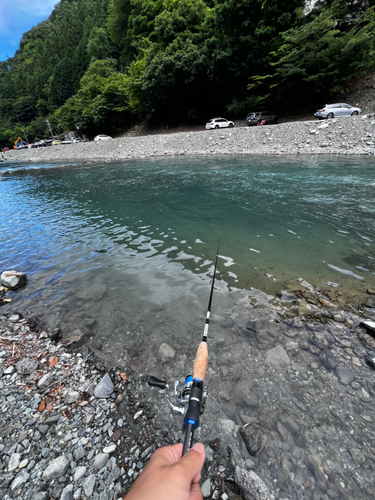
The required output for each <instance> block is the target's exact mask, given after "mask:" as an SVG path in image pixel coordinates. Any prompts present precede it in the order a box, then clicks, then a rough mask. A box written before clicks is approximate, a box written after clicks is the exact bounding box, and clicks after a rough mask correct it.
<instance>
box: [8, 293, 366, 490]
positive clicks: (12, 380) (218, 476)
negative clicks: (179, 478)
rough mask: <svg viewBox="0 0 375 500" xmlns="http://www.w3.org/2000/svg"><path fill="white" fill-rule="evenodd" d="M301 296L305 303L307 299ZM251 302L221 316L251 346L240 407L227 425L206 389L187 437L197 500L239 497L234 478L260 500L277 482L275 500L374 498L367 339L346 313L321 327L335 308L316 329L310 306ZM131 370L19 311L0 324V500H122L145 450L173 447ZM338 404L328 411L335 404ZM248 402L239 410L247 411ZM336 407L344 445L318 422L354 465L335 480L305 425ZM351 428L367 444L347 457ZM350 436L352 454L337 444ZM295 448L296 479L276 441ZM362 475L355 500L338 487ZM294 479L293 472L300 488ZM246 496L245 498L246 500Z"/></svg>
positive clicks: (163, 355) (223, 407)
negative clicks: (290, 310) (246, 478)
mask: <svg viewBox="0 0 375 500" xmlns="http://www.w3.org/2000/svg"><path fill="white" fill-rule="evenodd" d="M310 292H311V293H310V295H311V294H312V293H313V290H310ZM252 296H253V300H250V301H249V303H248V304H245V303H242V304H237V305H236V306H235V307H234V309H233V311H232V317H233V318H236V326H235V327H234V332H235V331H243V330H244V329H245V328H246V330H247V334H246V337H247V338H248V340H247V341H246V344H247V342H249V343H250V345H251V346H252V348H251V352H252V361H251V364H252V365H253V369H254V368H255V372H254V373H253V375H252V376H251V377H250V379H248V375H247V374H245V373H244V374H243V377H244V379H243V381H241V379H242V377H241V378H240V381H239V382H238V384H237V385H235V386H234V389H235V394H237V393H238V390H239V388H240V387H242V385H243V386H244V390H245V393H244V394H245V396H242V397H244V401H246V405H245V406H244V407H243V408H242V409H240V410H237V412H236V414H235V415H234V416H233V417H230V416H229V415H230V414H231V413H232V411H233V410H232V409H231V408H232V407H231V403H230V401H231V400H232V397H233V395H232V394H230V393H229V392H228V391H227V390H225V388H222V389H221V391H220V392H218V388H216V389H215V386H214V391H213V392H212V388H211V392H210V396H209V399H208V402H207V405H208V408H207V409H206V412H205V413H207V415H204V416H203V417H202V422H201V427H200V429H198V431H197V436H196V439H197V440H199V441H201V442H203V443H204V445H205V448H206V454H207V458H206V462H205V465H204V469H203V471H202V480H201V486H202V491H204V492H205V493H204V498H210V499H216V500H217V499H219V498H220V500H228V499H229V500H230V499H233V500H234V499H236V500H238V499H239V498H247V497H246V496H243V497H236V496H233V495H234V494H235V493H238V488H240V490H241V487H242V486H241V484H237V483H238V481H239V479H238V469H237V467H239V468H240V469H242V470H243V471H245V472H246V471H247V472H248V473H251V474H252V477H253V479H254V477H255V478H257V479H256V481H258V486H259V484H262V487H264V488H265V490H266V491H267V492H268V496H265V497H264V498H267V500H272V499H278V498H280V499H281V498H284V497H285V493H286V490H285V489H283V490H282V493H283V494H282V496H279V494H278V492H280V489H279V488H277V486H279V487H280V486H281V484H283V487H284V488H286V489H290V488H292V490H290V496H289V497H288V498H291V499H294V498H297V496H294V493H293V494H292V491H294V490H293V488H294V487H297V486H298V488H297V489H298V491H299V493H298V498H301V497H300V495H301V494H302V492H305V493H306V495H304V496H303V498H306V499H308V498H312V497H311V496H309V493H311V492H314V490H315V491H316V490H318V491H319V490H320V491H327V490H330V491H331V493H332V494H331V495H330V497H334V498H340V499H341V498H342V499H345V500H349V498H358V499H363V500H365V499H367V498H370V496H367V494H369V495H370V493H371V491H372V489H373V488H372V485H371V480H370V483H369V482H368V481H366V478H371V477H373V476H372V472H371V471H372V469H373V467H372V465H371V464H373V463H374V462H373V460H372V459H373V458H374V455H373V452H372V451H371V449H372V445H371V443H373V440H372V441H371V439H370V437H369V434H368V432H371V430H370V429H375V427H374V425H375V423H374V419H373V418H371V415H372V412H373V410H374V409H375V408H374V403H373V400H372V393H373V391H372V389H371V388H370V386H371V385H372V384H373V382H375V371H372V370H371V369H370V368H369V367H368V366H367V365H366V363H365V360H364V356H365V355H366V353H367V354H371V355H372V356H375V339H374V336H375V333H373V334H372V335H370V334H369V332H367V333H366V332H365V331H364V328H363V327H362V328H361V327H360V326H359V325H360V324H361V323H360V321H361V318H360V317H358V316H357V315H356V314H355V313H354V314H353V313H352V314H351V315H350V314H348V318H346V321H344V323H343V322H342V321H343V319H344V318H340V319H337V318H332V312H334V311H333V310H330V305H329V304H328V303H325V304H323V303H322V301H323V299H321V302H320V306H323V307H324V309H325V310H326V311H331V316H330V317H329V318H328V317H327V318H326V319H327V320H328V322H327V323H326V324H324V325H322V324H319V323H317V322H316V320H317V319H318V321H319V317H320V318H321V317H322V316H321V311H320V312H319V314H320V316H319V315H318V316H316V315H314V314H312V316H310V315H309V311H310V312H313V311H315V312H317V311H319V309H320V308H319V307H316V306H315V307H314V306H311V305H310V304H311V301H309V303H307V302H306V301H304V300H301V302H300V307H303V310H304V311H305V313H306V316H302V317H297V318H293V319H289V320H288V319H281V316H280V311H279V312H277V311H278V310H279V309H280V308H278V307H277V306H276V308H274V309H271V308H270V306H268V307H267V306H266V302H265V300H266V295H265V294H263V293H262V292H258V291H256V290H254V291H253V292H252ZM310 298H311V297H310ZM295 300H296V297H293V296H290V295H289V296H285V297H284V298H283V302H284V303H287V302H290V303H292V304H295ZM7 309H9V306H8V307H7ZM0 312H2V311H0ZM349 315H350V316H351V320H350V321H348V320H349ZM314 317H315V321H314V319H313V318H314ZM213 319H215V318H213ZM332 319H334V321H332ZM30 320H31V321H30ZM249 320H250V321H249ZM234 338H235V337H234ZM220 342H221V341H220ZM214 344H215V342H214ZM212 348H213V346H212ZM170 351H172V352H173V354H171V352H170ZM235 351H236V349H234V351H233V354H234V353H235ZM237 351H238V354H242V355H243V354H244V347H241V346H239V347H238V349H237ZM211 354H212V355H213V352H212V353H211ZM155 355H156V356H157V358H158V359H159V362H158V363H159V364H158V366H159V365H160V366H164V369H166V368H165V367H166V366H168V365H169V364H170V363H171V362H172V363H175V362H176V361H177V359H178V357H177V356H175V354H174V349H173V348H172V347H171V346H169V345H167V344H161V346H160V350H159V353H158V354H157V353H155ZM171 356H172V358H171ZM215 357H216V360H217V363H218V366H217V369H219V372H220V373H221V378H223V380H224V384H225V380H226V379H227V375H228V371H230V368H231V367H230V364H229V365H228V363H227V362H226V361H225V358H224V356H222V355H219V353H218V354H216V356H214V359H215ZM173 358H175V359H173ZM179 359H180V361H179V363H182V364H186V362H188V363H189V362H191V360H187V358H186V356H185V355H184V356H182V357H179ZM155 361H156V359H155ZM131 364H132V363H131V360H129V362H127V363H126V362H124V364H123V366H109V365H107V366H106V364H105V362H104V361H103V359H101V358H100V357H98V355H97V354H96V351H95V350H93V349H92V348H91V347H90V346H87V345H81V346H80V339H77V336H76V335H72V336H71V337H69V338H68V339H61V332H60V328H59V327H48V326H47V327H46V328H44V327H43V325H40V323H39V321H38V320H37V318H29V319H27V318H23V317H22V315H21V314H20V313H7V314H6V315H5V316H4V315H0V389H1V396H2V398H1V404H0V411H1V413H2V419H3V420H2V422H3V425H2V426H1V429H0V436H1V438H0V478H1V479H0V492H1V493H2V495H3V496H2V498H4V499H6V500H11V499H12V498H15V497H17V496H19V495H22V498H23V499H25V500H35V499H36V500H49V499H50V498H54V499H61V500H72V499H74V500H79V499H83V500H85V499H91V498H92V499H96V500H116V499H119V498H122V496H123V495H124V494H126V493H127V491H128V490H129V488H130V487H131V485H132V484H133V482H134V480H135V479H136V478H137V476H138V475H139V474H140V473H141V471H142V469H143V467H144V466H145V465H146V463H147V462H148V460H149V458H150V457H151V455H152V453H153V451H154V450H155V449H156V448H158V447H160V446H166V445H171V444H175V443H176V442H179V441H181V438H182V436H183V434H182V433H181V428H180V426H181V417H173V418H172V415H171V412H170V410H169V408H166V407H165V404H164V396H163V395H161V394H159V392H162V393H163V392H164V391H158V390H157V389H155V388H150V387H149V386H148V385H147V380H148V375H150V374H147V368H146V373H144V372H143V371H140V369H139V368H138V367H137V366H134V367H132V366H130V365H131ZM214 368H215V369H216V367H215V363H214V364H213V363H212V361H211V363H210V367H209V371H208V374H209V375H211V384H212V377H213V375H214V374H215V370H214ZM265 368H267V377H266V373H265V370H264V369H265ZM159 369H160V370H162V368H160V367H159ZM142 370H144V368H142ZM306 370H307V371H306ZM155 374H156V375H159V373H155ZM269 377H270V378H269ZM276 379H277V380H276ZM288 380H290V381H291V383H292V387H293V388H294V389H293V391H295V390H296V387H299V389H298V391H300V392H297V394H299V396H298V398H297V399H298V401H297V400H295V398H294V397H292V400H291V402H290V403H289V404H287V401H286V399H285V398H286V397H287V394H286V393H284V391H282V392H281V393H280V394H279V395H278V393H279V391H280V388H277V387H278V386H276V387H275V385H274V384H281V386H283V384H285V383H286V382H287V381H288ZM250 381H251V382H250ZM247 383H250V384H251V385H250V386H247ZM241 384H242V385H241ZM253 384H254V385H253ZM251 386H253V388H252V390H251V391H250V392H249V387H250V388H251ZM219 387H220V386H219ZM224 387H225V385H224ZM271 388H273V392H271V393H270V389H271ZM275 389H276V391H275ZM306 389H308V392H305V390H306ZM301 391H302V392H301ZM263 392H265V394H267V393H269V396H267V397H266V401H265V403H263V405H261V406H260V408H259V411H260V413H259V412H258V411H255V408H256V406H257V405H258V404H260V400H259V401H258V398H259V397H260V396H256V394H257V393H258V394H259V393H263ZM327 393H328V394H327ZM239 394H240V393H238V395H237V397H239ZM280 396H281V400H280V401H279V400H278V399H279V397H280ZM336 400H337V401H336ZM328 401H329V402H330V403H332V404H333V406H332V405H331V406H330V405H329V404H328ZM338 401H340V402H341V403H340V409H339V407H337V406H336V402H338ZM290 404H291V405H292V407H290ZM247 405H249V406H250V408H247V409H246V407H247ZM347 406H348V407H347ZM346 407H347V408H346ZM358 407H359V408H361V410H360V411H359V414H358V415H357V414H356V413H353V411H354V408H357V409H358ZM323 409H324V410H323ZM342 409H344V413H345V412H350V414H352V415H353V418H355V419H357V418H358V419H359V420H358V422H356V424H355V425H354V428H355V429H356V431H355V434H354V436H353V433H352V432H350V433H349V429H350V426H349V428H345V427H344V428H345V433H344V434H343V429H341V424H340V420H339V421H338V422H337V421H335V423H334V422H331V426H332V425H335V426H338V427H337V430H339V429H341V431H340V432H341V438H340V447H344V448H345V447H346V448H347V449H348V452H350V455H351V457H352V459H350V461H351V460H353V461H354V465H353V464H351V463H350V461H349V463H346V468H345V470H346V474H345V475H343V474H341V472H339V471H340V470H341V467H342V458H340V457H337V458H338V462H337V464H336V462H335V459H334V456H335V455H334V453H333V451H334V450H336V448H335V444H334V443H335V442H336V439H335V438H334V436H332V438H333V440H331V438H329V439H327V442H326V443H325V444H326V445H327V446H328V448H329V449H330V452H329V453H328V450H327V451H326V454H325V453H323V454H322V453H319V454H318V450H316V446H317V442H319V441H317V439H318V437H319V436H320V434H319V433H320V432H321V428H320V427H321V426H320V425H318V426H314V427H311V424H309V419H313V420H312V422H314V421H315V419H317V421H318V422H320V421H321V419H322V418H323V421H325V420H326V419H329V415H330V414H331V413H332V412H333V415H338V416H339V414H340V412H341V411H342ZM337 410H339V413H337ZM301 411H302V413H301ZM322 411H324V413H323V414H321V412H322ZM298 412H299V413H300V416H299V417H298ZM325 412H327V415H325ZM363 412H364V413H363ZM302 415H304V416H303V418H302ZM322 415H324V416H322ZM213 417H214V418H215V423H214V421H213ZM305 420H307V421H306V422H305ZM299 421H300V422H299ZM361 421H362V422H363V423H362V425H361ZM312 422H311V423H312ZM351 425H352V424H351ZM305 426H307V427H306V429H305ZM360 428H361V429H363V432H364V433H365V434H366V435H367V438H366V440H367V442H368V446H365V447H363V448H362V447H360V446H359V443H360V442H361V440H363V439H364V438H363V435H362V433H361V432H360ZM331 432H332V429H331V431H330V433H331ZM361 436H362V437H361ZM353 437H354V438H355V443H356V444H355V445H354V447H353V444H349V443H350V440H352V439H353ZM294 440H295V441H296V444H295V445H294V446H297V448H296V450H300V451H299V452H298V453H299V454H300V456H301V450H303V454H305V453H306V456H305V458H304V459H303V462H305V460H307V463H306V465H305V466H304V467H302V468H300V467H296V468H295V466H296V465H297V462H296V461H293V453H292V454H291V455H290V456H289V453H288V450H289V447H290V444H288V443H290V442H294ZM344 441H345V444H343V443H344ZM277 443H279V446H278V445H277ZM281 443H284V444H285V449H284V450H283V453H282V455H283V458H282V460H281V457H279V459H278V460H275V459H276V456H277V454H278V453H279V452H278V447H280V446H281ZM245 445H246V446H245ZM265 445H266V446H265ZM228 450H229V451H228ZM314 450H316V453H315V454H314V453H313V451H314ZM280 451H281V450H280ZM275 453H276V455H275ZM312 456H314V457H315V458H311V457H312ZM280 460H281V461H280ZM290 460H291V462H290ZM279 461H280V463H279ZM267 463H268V464H270V463H274V464H275V467H276V469H275V470H276V473H277V476H276V477H278V478H279V481H280V480H281V483H280V482H278V483H277V484H274V482H273V480H272V476H271V477H269V469H268V467H267V466H266V464H267ZM309 463H310V464H309ZM361 464H363V467H364V470H363V472H364V474H365V476H362V481H364V482H363V484H364V486H363V488H364V489H363V494H364V496H362V495H360V494H359V491H358V490H357V489H356V487H355V484H356V483H350V476H348V473H352V472H353V473H355V474H356V476H358V474H361V469H358V465H361ZM307 465H308V467H309V469H306V466H307ZM353 467H354V468H353ZM285 468H286V470H287V471H288V474H287V475H285V472H284V469H285ZM320 468H323V470H324V471H325V472H324V474H323V475H322V476H319V474H321V472H319V471H320ZM292 470H295V471H296V474H297V476H298V477H300V478H301V479H298V481H297V483H295V480H293V479H290V477H289V472H290V471H292ZM301 471H305V472H302V477H301ZM351 471H352V472H351ZM314 475H315V477H316V476H317V475H318V479H319V481H320V482H319V481H318V480H317V479H316V483H314V482H313V479H314ZM293 476H294V473H293ZM324 476H326V477H324ZM333 477H336V478H338V479H336V480H333V479H332V478H333ZM302 478H304V479H303V481H302ZM300 481H302V483H301V482H300ZM303 483H304V486H303V487H302V484H303ZM293 485H294V486H293ZM253 487H254V488H255V485H254V484H253ZM267 488H268V489H267ZM301 488H302V489H301ZM223 490H224V491H223ZM255 492H256V488H255V489H254V491H253V492H251V491H248V494H250V493H254V494H255ZM295 494H297V491H295ZM255 498H257V497H255ZM262 498H263V497H262Z"/></svg>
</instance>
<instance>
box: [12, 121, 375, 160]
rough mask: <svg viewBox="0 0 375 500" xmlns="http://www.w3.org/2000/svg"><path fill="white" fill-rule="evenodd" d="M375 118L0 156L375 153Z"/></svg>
mask: <svg viewBox="0 0 375 500" xmlns="http://www.w3.org/2000/svg"><path fill="white" fill-rule="evenodd" d="M374 134H375V117H374V115H363V116H359V117H349V118H341V119H333V120H326V121H321V122H320V121H305V122H303V121H301V122H290V123H281V124H279V125H272V126H262V127H236V126H235V127H234V128H232V129H220V130H202V131H197V132H179V133H173V131H171V132H170V133H164V134H153V135H137V133H136V132H134V133H130V134H129V135H128V136H127V137H119V138H117V139H114V140H108V141H100V142H88V143H79V144H65V145H60V146H51V147H46V148H38V149H24V150H19V151H15V150H12V151H8V152H6V153H4V159H5V161H18V160H19V161H22V162H55V161H56V162H61V161H69V162H78V163H81V162H97V161H117V160H125V159H137V158H150V157H151V158H152V157H160V156H174V155H200V156H205V155H228V154H230V155H294V154H309V155H311V154H313V155H319V154H334V155H373V154H375V145H374V144H375V137H374Z"/></svg>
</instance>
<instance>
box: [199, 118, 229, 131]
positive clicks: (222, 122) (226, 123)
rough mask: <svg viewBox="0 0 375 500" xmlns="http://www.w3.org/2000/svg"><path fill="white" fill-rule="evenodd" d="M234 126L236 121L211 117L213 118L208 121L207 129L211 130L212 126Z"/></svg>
mask: <svg viewBox="0 0 375 500" xmlns="http://www.w3.org/2000/svg"><path fill="white" fill-rule="evenodd" d="M233 126H234V123H233V122H231V121H229V120H226V119H225V118H211V120H208V122H207V123H206V129H207V130H209V129H211V128H227V127H229V128H232V127H233Z"/></svg>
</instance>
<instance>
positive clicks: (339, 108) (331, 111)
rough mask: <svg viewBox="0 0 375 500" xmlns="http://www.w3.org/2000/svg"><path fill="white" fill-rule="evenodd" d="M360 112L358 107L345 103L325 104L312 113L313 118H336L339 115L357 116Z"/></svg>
mask: <svg viewBox="0 0 375 500" xmlns="http://www.w3.org/2000/svg"><path fill="white" fill-rule="evenodd" d="M360 114H361V110H360V108H355V107H353V106H350V105H349V104H345V103H336V104H326V105H325V106H324V107H323V108H322V109H318V111H317V112H316V113H315V114H314V116H315V118H319V120H322V119H323V118H328V119H330V118H336V117H339V116H357V115H360Z"/></svg>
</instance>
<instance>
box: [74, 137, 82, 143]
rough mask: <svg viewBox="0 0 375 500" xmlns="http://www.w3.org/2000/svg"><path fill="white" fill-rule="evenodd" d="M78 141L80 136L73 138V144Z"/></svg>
mask: <svg viewBox="0 0 375 500" xmlns="http://www.w3.org/2000/svg"><path fill="white" fill-rule="evenodd" d="M78 142H81V138H80V137H75V138H74V139H73V144H77V143H78Z"/></svg>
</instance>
